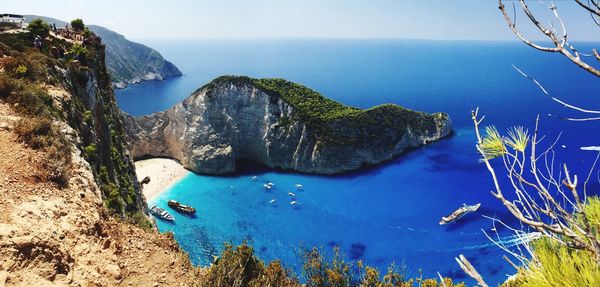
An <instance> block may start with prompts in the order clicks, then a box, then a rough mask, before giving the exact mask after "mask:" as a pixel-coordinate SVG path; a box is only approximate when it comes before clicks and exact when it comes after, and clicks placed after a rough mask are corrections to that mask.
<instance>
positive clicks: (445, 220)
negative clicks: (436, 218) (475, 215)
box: [440, 203, 481, 225]
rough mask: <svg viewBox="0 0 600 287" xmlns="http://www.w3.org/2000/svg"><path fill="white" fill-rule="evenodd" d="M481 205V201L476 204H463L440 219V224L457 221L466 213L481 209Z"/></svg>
mask: <svg viewBox="0 0 600 287" xmlns="http://www.w3.org/2000/svg"><path fill="white" fill-rule="evenodd" d="M479 206H481V203H478V204H475V205H466V204H463V206H461V207H460V208H459V209H457V210H455V211H454V212H452V213H451V214H449V215H448V216H444V217H442V220H440V225H444V224H447V223H451V222H454V221H457V220H459V219H460V218H461V217H463V216H465V215H466V214H468V213H471V212H475V211H477V210H478V209H479Z"/></svg>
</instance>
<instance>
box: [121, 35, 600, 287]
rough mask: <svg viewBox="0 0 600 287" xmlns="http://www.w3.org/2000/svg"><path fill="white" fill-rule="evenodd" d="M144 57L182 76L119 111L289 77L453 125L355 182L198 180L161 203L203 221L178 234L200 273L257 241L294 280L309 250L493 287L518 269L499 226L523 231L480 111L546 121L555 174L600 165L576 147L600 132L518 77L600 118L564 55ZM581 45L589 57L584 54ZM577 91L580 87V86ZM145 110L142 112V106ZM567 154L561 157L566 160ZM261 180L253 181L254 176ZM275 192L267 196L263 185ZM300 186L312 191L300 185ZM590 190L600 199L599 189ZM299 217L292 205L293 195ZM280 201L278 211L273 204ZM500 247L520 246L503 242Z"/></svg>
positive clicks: (356, 44)
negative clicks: (483, 160)
mask: <svg viewBox="0 0 600 287" xmlns="http://www.w3.org/2000/svg"><path fill="white" fill-rule="evenodd" d="M147 44H149V45H151V46H153V47H156V48H157V49H158V50H159V51H160V52H161V53H163V55H165V56H166V58H168V59H171V60H173V62H174V63H175V64H176V65H178V66H179V67H180V68H181V70H182V71H183V72H184V74H185V76H184V77H182V78H178V79H173V80H170V81H166V82H150V83H144V84H142V85H136V86H132V87H130V88H128V89H126V90H122V91H118V92H117V100H118V102H119V105H120V106H121V107H122V108H123V110H125V111H127V112H130V113H132V114H146V113H150V112H154V111H158V110H162V109H165V108H167V107H169V106H170V105H172V104H174V103H175V102H177V101H178V100H180V99H183V98H185V97H186V96H187V95H188V94H189V93H190V92H191V91H193V90H195V89H196V88H198V87H199V86H201V85H203V84H204V83H206V82H208V81H209V80H210V79H212V78H214V77H216V76H219V75H222V74H244V75H249V76H254V77H282V78H286V79H290V80H293V81H297V82H300V83H303V84H305V85H307V86H309V87H312V88H315V89H316V90H318V91H320V92H322V93H323V94H325V95H327V96H329V97H331V98H334V99H336V100H338V101H341V102H343V103H346V104H350V105H354V106H359V107H368V106H372V105H377V104H381V103H387V102H393V103H397V104H401V105H404V106H406V107H408V108H413V109H419V110H424V111H428V112H434V111H446V112H448V113H449V114H450V115H451V117H452V119H453V121H454V127H455V134H454V135H453V136H452V137H450V138H448V139H444V140H442V141H439V142H437V143H434V144H432V145H429V146H427V147H426V148H421V149H417V150H414V151H411V152H409V153H407V154H406V155H404V156H401V157H399V158H397V159H395V160H393V161H390V162H388V163H386V164H383V165H380V166H377V167H371V168H367V169H364V170H360V171H357V172H353V173H350V174H345V175H339V176H332V177H324V176H313V175H301V174H295V173H287V172H281V171H273V170H268V169H265V168H263V167H260V166H257V165H253V164H251V163H243V164H242V165H241V168H240V172H239V173H238V174H235V175H229V176H221V177H215V176H201V175H190V176H188V177H186V178H185V179H183V180H182V181H180V182H179V183H177V184H176V185H174V186H173V187H172V188H171V189H170V190H168V191H167V192H165V193H163V194H162V195H161V196H159V197H158V198H156V199H155V200H154V201H155V203H157V204H158V205H160V206H163V207H166V201H167V200H168V199H175V200H179V201H181V202H184V203H186V204H191V205H193V206H194V207H196V208H197V209H198V214H197V216H196V217H194V218H190V217H185V216H182V215H180V214H176V213H174V212H173V213H174V216H175V217H176V223H175V224H170V223H165V222H159V228H160V229H161V230H163V231H173V232H174V233H175V237H176V238H177V240H178V241H179V243H180V244H181V246H182V247H183V249H184V250H186V251H188V252H189V253H190V256H191V258H192V260H193V261H194V263H196V264H201V265H206V264H208V262H209V261H210V260H211V258H212V255H213V254H218V252H219V251H220V250H221V248H222V244H223V242H233V243H240V242H242V241H243V240H248V241H249V242H250V243H251V244H252V245H253V246H254V247H255V249H256V252H257V254H258V256H259V257H261V258H262V259H264V260H272V259H275V258H280V259H282V260H283V262H284V264H286V265H287V266H289V267H290V268H294V269H296V270H297V269H298V258H297V255H296V254H297V252H298V250H299V248H300V247H301V246H304V247H312V246H320V247H323V249H324V250H326V251H330V250H331V248H332V247H333V246H339V247H340V249H341V250H342V251H343V252H344V253H345V254H346V255H347V256H348V257H349V258H351V259H361V260H363V261H364V262H366V263H367V264H371V265H374V266H377V267H379V268H380V269H384V268H385V267H386V266H387V265H388V264H390V263H391V262H396V263H402V262H405V263H406V264H407V265H408V267H409V269H410V270H411V271H412V274H413V275H416V274H418V270H419V269H422V270H423V273H424V274H425V275H426V276H436V272H438V271H439V272H440V273H441V274H442V275H445V276H449V277H453V278H455V279H460V280H463V279H464V280H468V279H467V278H465V277H464V274H463V273H462V272H461V271H460V270H459V268H458V266H457V264H456V262H454V257H455V256H457V255H458V254H461V253H462V254H465V255H466V256H467V257H468V258H470V259H471V261H472V262H473V263H474V265H475V266H476V267H477V268H478V269H479V271H480V272H481V273H482V274H483V275H484V276H485V277H486V279H487V281H488V282H489V283H492V284H493V283H497V282H501V281H502V280H503V279H505V278H506V274H512V273H514V270H512V268H511V267H510V266H509V265H508V264H506V263H505V261H504V260H503V259H502V258H501V257H502V255H504V253H503V252H501V251H500V250H498V248H496V247H494V246H493V245H492V244H491V243H490V242H489V241H488V240H487V239H486V238H485V237H484V235H483V233H482V229H483V230H490V228H491V227H492V226H491V222H490V221H489V220H488V219H485V218H483V217H482V216H483V215H487V216H495V217H498V218H502V219H503V220H504V221H505V222H507V223H509V224H512V225H513V226H516V224H517V223H516V222H514V220H511V217H510V216H508V215H507V213H506V212H505V210H504V208H503V207H502V206H501V205H500V204H499V203H498V202H497V201H496V200H495V199H493V198H492V196H491V194H490V192H489V191H490V190H491V188H492V185H491V182H490V179H489V176H488V174H487V173H486V171H485V169H484V167H483V166H482V165H481V164H479V163H478V156H477V154H476V152H475V150H474V141H475V139H474V133H473V130H472V127H471V122H470V110H471V109H472V108H474V107H476V106H480V107H481V109H482V112H483V113H485V114H486V115H487V122H488V123H494V124H496V125H497V126H498V127H499V128H500V129H504V128H506V127H508V126H512V125H517V124H519V125H525V126H526V127H529V128H532V125H533V123H534V121H535V116H536V115H537V114H541V133H542V134H546V135H547V136H548V137H547V138H548V140H546V142H550V140H549V139H552V140H553V139H554V138H555V137H556V136H557V135H558V134H559V132H563V133H562V137H561V140H560V141H559V145H557V147H558V148H557V150H556V161H557V162H562V161H568V162H569V163H571V168H572V169H573V171H574V172H576V173H579V174H581V175H584V172H587V169H588V168H589V166H590V165H591V162H592V161H593V159H594V156H595V154H590V153H589V152H588V153H585V152H582V151H580V150H579V146H582V145H598V144H600V143H599V141H600V128H599V127H600V125H599V124H598V123H573V122H566V121H564V120H560V119H558V118H556V117H553V116H547V114H555V115H566V114H571V113H569V112H568V111H566V110H564V109H563V108H562V107H560V106H558V105H555V104H554V103H553V102H551V101H550V100H548V99H547V98H544V97H542V96H541V95H540V94H539V93H538V91H537V90H536V89H535V87H534V86H532V85H531V83H529V82H528V81H527V80H525V79H523V78H522V77H520V76H519V75H518V74H516V72H514V70H513V69H512V68H511V67H510V64H516V65H518V66H519V67H521V68H523V69H524V70H526V71H527V72H528V73H530V74H531V75H534V76H536V77H537V78H538V79H539V80H540V81H542V83H544V84H545V85H546V88H548V89H549V90H550V91H551V92H553V93H554V94H556V95H560V96H561V97H563V98H564V99H567V100H569V101H571V102H573V103H576V104H579V105H584V106H586V107H589V108H600V100H598V98H597V96H598V94H597V90H598V89H597V88H598V83H599V82H598V80H597V79H595V78H593V77H591V76H588V75H587V74H585V73H583V72H580V70H579V69H578V68H576V67H574V66H572V65H571V64H569V63H567V62H566V60H564V59H562V58H561V57H558V56H556V55H549V54H543V53H539V52H536V51H532V50H531V49H528V48H526V47H523V46H522V45H520V44H515V43H501V42H498V43H480V42H435V41H432V42H428V41H399V40H397V41H396V40H395V41H392V40H390V41H377V40H373V41H366V40H364V41H354V40H353V41H350V40H347V41H346V40H339V41H333V40H269V41H267V40H260V41H250V40H248V41H201V42H189V41H180V42H172V41H171V42H167V41H154V42H148V43H147ZM584 46H585V45H584ZM574 83H576V84H574ZM140 103H143V104H140ZM562 145H564V147H561V146H562ZM253 176H256V177H257V178H256V181H253V180H252V177H253ZM267 181H269V182H273V183H275V185H276V186H275V188H274V189H272V190H270V191H267V190H265V189H264V188H263V184H264V183H265V182H267ZM297 183H300V184H302V185H304V190H303V191H298V190H295V188H294V185H295V184H297ZM591 189H592V190H597V189H598V183H597V181H596V180H595V181H593V183H592V188H591ZM289 192H292V193H295V195H296V196H295V200H296V201H297V202H299V204H297V205H290V202H291V201H292V200H294V199H292V198H291V197H290V196H289V195H288V193H289ZM271 200H275V202H274V203H270V201H271ZM478 202H480V203H482V207H481V208H480V210H479V211H478V212H477V213H476V214H471V215H469V216H467V217H465V218H464V219H463V220H461V221H460V222H458V223H456V224H450V225H448V226H439V225H438V221H439V219H440V217H441V216H444V215H446V214H448V213H450V212H451V211H453V210H454V209H456V208H457V207H458V206H460V205H461V204H463V203H468V204H474V203H478ZM500 233H501V235H502V236H503V239H504V240H506V241H507V242H508V241H510V240H511V237H510V234H509V233H507V232H506V231H505V230H500Z"/></svg>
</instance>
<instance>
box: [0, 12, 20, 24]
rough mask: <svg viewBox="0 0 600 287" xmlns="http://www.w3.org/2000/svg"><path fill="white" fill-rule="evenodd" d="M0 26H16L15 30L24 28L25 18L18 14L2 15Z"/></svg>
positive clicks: (0, 15)
mask: <svg viewBox="0 0 600 287" xmlns="http://www.w3.org/2000/svg"><path fill="white" fill-rule="evenodd" d="M0 24H1V25H2V26H14V27H15V28H23V27H24V25H25V17H23V15H17V14H6V13H5V14H0Z"/></svg>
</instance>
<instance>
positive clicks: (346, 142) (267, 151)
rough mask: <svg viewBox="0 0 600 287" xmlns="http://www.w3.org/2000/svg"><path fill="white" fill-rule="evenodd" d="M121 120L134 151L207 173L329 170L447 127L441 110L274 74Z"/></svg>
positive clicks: (225, 82)
mask: <svg viewBox="0 0 600 287" xmlns="http://www.w3.org/2000/svg"><path fill="white" fill-rule="evenodd" d="M122 117H123V120H122V121H123V125H124V128H125V130H126V133H127V137H128V142H129V144H130V150H131V153H132V155H133V156H134V157H137V158H141V157H147V156H155V157H156V156H160V157H171V158H175V159H177V160H179V161H181V163H182V164H183V165H184V166H185V167H186V168H188V169H190V170H192V171H195V172H198V173H207V174H223V173H230V172H234V171H235V168H236V161H237V160H240V159H244V160H252V161H255V162H258V163H261V164H264V165H267V166H269V167H272V168H280V169H286V170H294V171H299V172H306V173H317V174H334V173H340V172H345V171H350V170H354V169H357V168H360V167H361V166H363V165H368V164H376V163H380V162H383V161H386V160H389V159H392V158H393V157H394V156H396V155H398V154H400V153H402V152H404V151H405V150H407V149H409V148H413V147H418V146H422V145H424V144H427V143H430V142H432V141H436V140H438V139H440V138H442V137H444V136H447V135H449V134H450V133H451V123H450V119H449V117H448V115H447V114H444V113H436V114H426V113H423V112H415V111H411V110H407V109H404V108H401V107H399V106H396V105H382V106H378V107H374V108H371V109H366V110H362V109H358V108H353V107H348V106H344V105H342V104H340V103H337V102H335V101H332V100H329V99H327V98H324V97H323V96H321V95H320V94H318V93H317V92H315V91H313V90H310V89H308V88H306V87H304V86H302V85H298V84H294V83H291V82H288V81H285V80H279V79H251V78H247V77H231V76H225V77H221V78H218V79H216V80H214V81H213V82H211V83H210V84H208V85H206V86H204V87H202V88H200V89H198V90H197V91H196V92H194V93H193V94H192V95H191V96H190V97H189V98H187V99H186V100H184V101H182V102H180V103H179V104H176V105H175V106H173V107H171V108H170V109H168V110H166V111H164V112H158V113H155V114H152V115H148V116H142V117H133V116H130V115H126V114H124V115H123V116H122Z"/></svg>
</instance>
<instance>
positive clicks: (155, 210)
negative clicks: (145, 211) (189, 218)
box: [150, 205, 175, 221]
mask: <svg viewBox="0 0 600 287" xmlns="http://www.w3.org/2000/svg"><path fill="white" fill-rule="evenodd" d="M150 213H151V214H152V215H154V216H156V217H158V218H160V219H164V220H167V221H175V217H173V215H171V214H170V213H169V212H168V211H166V210H164V209H162V208H160V207H158V206H156V205H153V206H152V207H150Z"/></svg>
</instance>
